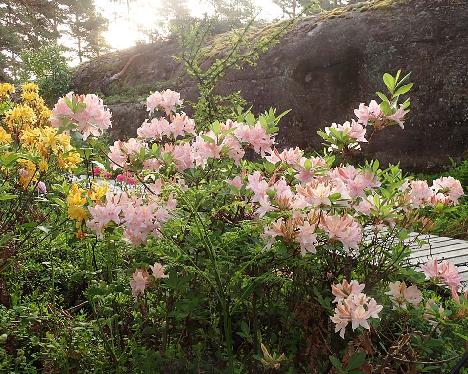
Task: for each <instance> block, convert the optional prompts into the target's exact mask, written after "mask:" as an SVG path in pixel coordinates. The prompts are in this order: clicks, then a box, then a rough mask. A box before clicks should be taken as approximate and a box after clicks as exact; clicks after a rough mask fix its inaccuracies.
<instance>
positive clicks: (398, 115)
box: [387, 105, 406, 129]
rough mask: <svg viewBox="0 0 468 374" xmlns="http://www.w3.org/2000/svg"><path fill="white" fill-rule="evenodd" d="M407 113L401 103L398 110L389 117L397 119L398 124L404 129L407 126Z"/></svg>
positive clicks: (393, 119)
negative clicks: (405, 119) (405, 124)
mask: <svg viewBox="0 0 468 374" xmlns="http://www.w3.org/2000/svg"><path fill="white" fill-rule="evenodd" d="M405 114H406V111H405V109H404V108H403V105H400V107H399V108H398V109H397V111H396V112H395V113H393V114H392V115H390V116H387V119H389V120H392V121H395V122H396V123H398V126H400V127H401V128H402V129H404V128H405V126H404V123H405V121H404V118H405Z"/></svg>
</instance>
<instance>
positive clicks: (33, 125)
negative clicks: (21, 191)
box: [0, 83, 81, 188]
mask: <svg viewBox="0 0 468 374" xmlns="http://www.w3.org/2000/svg"><path fill="white" fill-rule="evenodd" d="M14 90H15V88H14V87H13V86H12V85H10V84H8V83H3V84H0V98H1V97H2V95H3V96H5V95H8V94H9V93H11V92H14ZM51 114H52V112H51V111H50V110H49V109H48V108H47V106H46V105H45V103H44V100H43V99H42V97H40V96H39V87H38V86H37V85H36V84H34V83H26V84H24V85H23V86H22V87H21V103H20V104H16V105H14V106H13V107H12V108H11V109H10V110H8V111H7V112H6V113H5V115H4V118H3V124H4V126H1V124H2V123H1V122H2V118H1V117H0V146H2V145H3V146H5V145H6V146H7V147H8V146H9V144H10V143H12V142H15V144H16V145H17V146H19V147H18V149H20V150H21V151H27V152H28V153H29V154H30V155H32V156H33V157H34V158H36V159H37V161H36V162H33V161H26V160H23V161H18V167H19V168H20V169H19V170H20V175H19V183H20V185H21V186H23V188H27V187H28V186H30V185H31V181H33V180H35V179H36V178H38V177H39V176H40V174H41V173H43V172H45V171H47V170H48V169H49V166H50V164H51V163H56V165H57V166H58V168H59V169H62V170H71V169H74V168H76V167H77V166H78V164H79V163H80V162H81V157H80V155H79V153H78V152H76V151H75V149H74V148H73V146H72V145H71V144H70V136H69V135H67V134H59V133H58V131H57V129H55V128H53V127H51V126H50V117H51ZM2 172H3V173H6V172H7V171H6V170H4V171H2Z"/></svg>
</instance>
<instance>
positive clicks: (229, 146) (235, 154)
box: [221, 136, 245, 165]
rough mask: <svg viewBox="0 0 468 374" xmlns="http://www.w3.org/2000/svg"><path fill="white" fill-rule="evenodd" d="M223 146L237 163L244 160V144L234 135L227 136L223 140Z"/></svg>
mask: <svg viewBox="0 0 468 374" xmlns="http://www.w3.org/2000/svg"><path fill="white" fill-rule="evenodd" d="M221 148H222V149H226V150H227V154H228V157H229V158H230V159H232V160H234V162H235V163H236V164H237V165H238V164H239V162H240V160H242V158H243V157H244V155H245V151H244V149H243V148H242V145H241V144H240V143H239V141H238V140H237V138H235V137H234V136H227V137H226V138H225V139H224V140H223V142H222V144H221Z"/></svg>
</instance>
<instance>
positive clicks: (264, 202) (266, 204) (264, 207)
mask: <svg viewBox="0 0 468 374" xmlns="http://www.w3.org/2000/svg"><path fill="white" fill-rule="evenodd" d="M258 203H259V204H260V206H259V207H258V208H257V210H256V211H255V214H256V215H257V216H258V217H260V218H261V217H263V216H264V215H265V214H266V213H268V212H271V211H272V210H275V208H274V207H273V206H272V205H271V203H270V199H269V198H268V196H267V195H265V196H263V197H262V198H261V199H260V200H259V202H258Z"/></svg>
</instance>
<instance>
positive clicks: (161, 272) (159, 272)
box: [150, 262, 169, 279]
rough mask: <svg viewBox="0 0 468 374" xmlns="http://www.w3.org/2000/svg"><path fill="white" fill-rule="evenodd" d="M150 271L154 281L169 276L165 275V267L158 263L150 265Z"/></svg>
mask: <svg viewBox="0 0 468 374" xmlns="http://www.w3.org/2000/svg"><path fill="white" fill-rule="evenodd" d="M150 269H151V273H152V275H153V277H154V278H156V279H162V278H167V277H169V275H167V274H166V273H165V271H166V269H165V267H164V266H163V265H162V264H160V263H159V262H155V263H154V265H150Z"/></svg>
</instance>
